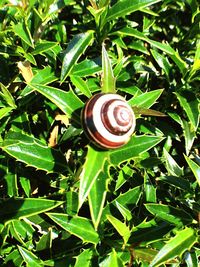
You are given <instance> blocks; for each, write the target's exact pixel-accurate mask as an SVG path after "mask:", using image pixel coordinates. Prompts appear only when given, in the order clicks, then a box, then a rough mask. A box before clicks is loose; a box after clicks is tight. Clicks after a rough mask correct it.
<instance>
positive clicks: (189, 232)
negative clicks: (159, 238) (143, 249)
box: [150, 228, 197, 267]
mask: <svg viewBox="0 0 200 267" xmlns="http://www.w3.org/2000/svg"><path fill="white" fill-rule="evenodd" d="M196 242H197V233H196V232H195V230H194V229H192V228H185V229H184V230H181V231H178V233H177V234H176V236H175V237H173V238H172V239H171V240H169V241H168V243H166V244H165V245H164V246H163V247H162V249H161V250H160V251H159V252H158V254H157V255H156V257H155V258H154V259H153V261H152V262H151V264H150V267H153V266H160V265H161V264H163V263H165V262H167V261H169V260H170V259H173V258H175V257H177V256H179V257H181V256H182V254H183V253H184V251H186V250H189V249H190V248H191V247H192V246H193V245H194V244H195V243H196Z"/></svg>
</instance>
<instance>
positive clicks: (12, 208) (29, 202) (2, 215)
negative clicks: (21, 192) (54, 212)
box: [0, 198, 63, 223]
mask: <svg viewBox="0 0 200 267" xmlns="http://www.w3.org/2000/svg"><path fill="white" fill-rule="evenodd" d="M62 203H63V202H62V201H54V200H48V199H39V198H38V199H37V198H35V199H34V198H10V199H7V200H1V202H0V222H2V223H4V222H7V221H11V220H15V219H22V218H25V217H28V216H32V215H35V214H39V213H42V212H45V211H48V210H51V209H54V208H56V207H57V206H60V205H61V204H62Z"/></svg>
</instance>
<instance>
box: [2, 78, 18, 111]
mask: <svg viewBox="0 0 200 267" xmlns="http://www.w3.org/2000/svg"><path fill="white" fill-rule="evenodd" d="M0 88H1V92H0V95H1V96H2V98H4V100H5V101H6V103H7V104H8V105H9V106H10V107H12V108H16V104H15V100H14V98H13V96H12V94H11V93H10V91H9V90H8V88H6V87H5V86H4V85H3V84H2V83H0Z"/></svg>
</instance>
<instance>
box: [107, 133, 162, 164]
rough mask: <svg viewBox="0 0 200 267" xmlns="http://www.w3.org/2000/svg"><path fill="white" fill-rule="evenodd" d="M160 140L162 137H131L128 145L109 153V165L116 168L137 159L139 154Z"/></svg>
mask: <svg viewBox="0 0 200 267" xmlns="http://www.w3.org/2000/svg"><path fill="white" fill-rule="evenodd" d="M162 140H163V137H159V136H148V135H141V136H132V138H131V140H130V141H129V142H128V144H126V145H125V146H123V147H121V148H119V149H115V150H113V151H110V152H109V158H110V163H111V164H113V165H114V166H116V165H119V164H120V163H122V162H124V161H127V160H130V159H132V158H134V157H138V156H139V154H141V153H143V152H146V151H147V150H149V149H151V148H152V147H154V146H156V145H157V144H158V143H160V142H161V141H162Z"/></svg>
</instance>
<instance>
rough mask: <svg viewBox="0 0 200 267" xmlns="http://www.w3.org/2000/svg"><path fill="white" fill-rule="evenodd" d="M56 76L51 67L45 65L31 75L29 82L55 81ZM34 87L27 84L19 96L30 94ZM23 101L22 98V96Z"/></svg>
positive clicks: (46, 82) (44, 82)
mask: <svg viewBox="0 0 200 267" xmlns="http://www.w3.org/2000/svg"><path fill="white" fill-rule="evenodd" d="M57 79H58V78H57V77H56V76H55V74H54V72H53V70H52V68H51V67H45V68H44V69H41V70H38V71H37V73H36V74H35V75H34V76H33V78H32V80H31V83H32V84H44V85H46V84H48V83H51V82H54V81H56V80H57ZM33 90H34V89H33V88H32V87H30V86H29V85H28V84H27V86H26V87H25V88H24V90H22V92H21V94H20V97H23V96H26V95H28V94H30V93H31V92H32V91H33ZM22 101H23V98H22Z"/></svg>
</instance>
